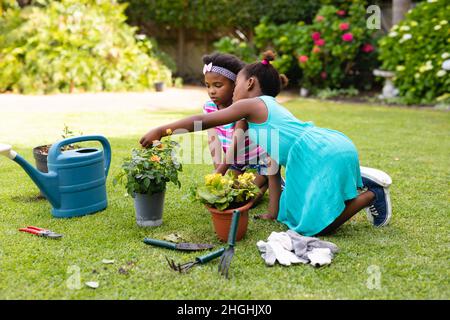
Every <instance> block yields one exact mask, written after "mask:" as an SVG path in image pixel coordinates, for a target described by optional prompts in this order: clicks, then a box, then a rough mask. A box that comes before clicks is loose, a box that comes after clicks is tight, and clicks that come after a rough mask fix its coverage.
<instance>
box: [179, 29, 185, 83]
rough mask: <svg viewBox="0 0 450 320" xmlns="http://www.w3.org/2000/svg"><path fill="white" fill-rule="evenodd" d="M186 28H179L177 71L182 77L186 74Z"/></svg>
mask: <svg viewBox="0 0 450 320" xmlns="http://www.w3.org/2000/svg"><path fill="white" fill-rule="evenodd" d="M184 31H185V30H184V28H183V27H179V28H178V39H177V40H178V46H177V69H178V73H180V74H181V75H182V74H184V72H185V67H184V42H185V34H184Z"/></svg>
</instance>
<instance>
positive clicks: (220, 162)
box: [203, 53, 270, 210]
mask: <svg viewBox="0 0 450 320" xmlns="http://www.w3.org/2000/svg"><path fill="white" fill-rule="evenodd" d="M203 63H204V67H203V74H204V77H205V78H204V80H205V85H206V88H207V90H208V95H209V97H210V99H211V100H209V101H207V102H206V103H205V104H204V106H203V112H204V113H211V112H216V111H218V110H222V109H225V108H227V107H229V106H230V105H231V104H232V97H233V90H234V84H235V80H236V75H237V74H238V73H239V71H240V70H241V69H242V68H243V67H244V65H245V64H244V63H243V62H242V61H241V60H239V59H238V58H237V57H235V56H233V55H229V54H220V53H214V54H211V55H206V56H204V57H203ZM247 128H248V125H247V122H246V121H245V120H239V121H236V122H232V123H229V124H225V125H220V126H217V127H215V128H211V129H209V130H208V144H209V148H210V151H211V156H212V159H213V163H214V168H215V170H216V172H217V173H221V174H225V173H226V172H227V171H228V170H232V171H233V172H234V173H235V175H238V174H242V173H244V172H245V171H247V170H252V171H256V173H257V176H256V179H255V184H256V185H257V186H258V187H259V188H260V190H261V192H260V194H259V196H258V198H257V201H258V200H259V199H260V198H261V197H262V195H263V194H264V193H265V192H266V190H267V189H268V187H269V182H268V180H269V179H268V177H267V175H268V173H269V171H268V170H269V168H268V164H269V161H270V159H269V157H268V155H267V153H266V152H265V151H264V150H263V149H262V148H261V147H259V146H258V145H256V144H254V143H253V142H251V141H250V139H249V138H248V135H246V134H244V132H246V131H247ZM269 207H270V204H269ZM269 210H270V209H269Z"/></svg>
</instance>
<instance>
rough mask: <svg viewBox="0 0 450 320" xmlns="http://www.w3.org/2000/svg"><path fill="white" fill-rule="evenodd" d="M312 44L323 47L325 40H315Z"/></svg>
mask: <svg viewBox="0 0 450 320" xmlns="http://www.w3.org/2000/svg"><path fill="white" fill-rule="evenodd" d="M314 44H315V45H316V46H319V47H320V46H323V45H324V44H325V40H323V39H319V40H316V41H314Z"/></svg>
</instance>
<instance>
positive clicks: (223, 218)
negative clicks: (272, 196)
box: [205, 200, 254, 242]
mask: <svg viewBox="0 0 450 320" xmlns="http://www.w3.org/2000/svg"><path fill="white" fill-rule="evenodd" d="M253 203H254V200H250V201H249V202H247V203H246V204H245V205H243V206H242V207H238V208H234V209H228V210H224V211H220V210H218V209H216V208H212V207H209V206H205V207H206V208H207V209H208V210H209V212H211V218H212V221H213V225H214V230H215V232H216V235H217V237H218V238H219V239H220V240H221V241H223V242H227V241H228V233H229V231H230V225H231V218H232V217H233V211H234V210H239V211H240V212H241V216H240V218H239V224H238V229H237V235H236V241H239V240H241V239H242V238H243V237H244V236H245V233H246V232H247V226H248V211H249V210H250V208H251V207H252V205H253Z"/></svg>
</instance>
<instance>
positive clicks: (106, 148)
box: [48, 136, 111, 176]
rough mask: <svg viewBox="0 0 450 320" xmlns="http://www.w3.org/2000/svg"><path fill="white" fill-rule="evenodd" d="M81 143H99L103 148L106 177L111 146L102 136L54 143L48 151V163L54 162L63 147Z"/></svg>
mask: <svg viewBox="0 0 450 320" xmlns="http://www.w3.org/2000/svg"><path fill="white" fill-rule="evenodd" d="M82 141H99V142H101V144H102V146H103V152H104V153H105V176H108V171H109V165H110V164H111V145H110V144H109V141H108V140H106V138H105V137H103V136H80V137H73V138H67V139H64V140H60V141H58V142H56V143H54V144H53V145H52V147H51V148H50V151H49V153H48V161H49V162H53V161H54V160H56V157H57V156H58V155H59V154H60V153H61V148H62V147H63V146H66V145H68V144H72V143H75V142H82Z"/></svg>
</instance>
